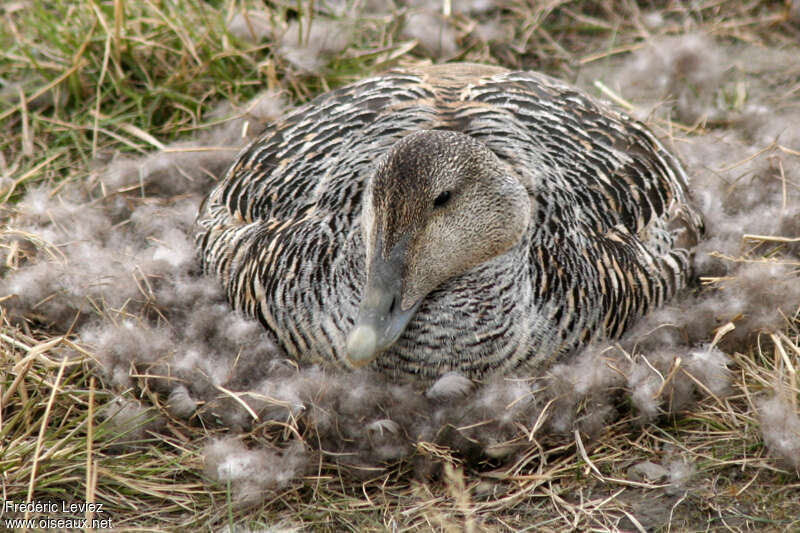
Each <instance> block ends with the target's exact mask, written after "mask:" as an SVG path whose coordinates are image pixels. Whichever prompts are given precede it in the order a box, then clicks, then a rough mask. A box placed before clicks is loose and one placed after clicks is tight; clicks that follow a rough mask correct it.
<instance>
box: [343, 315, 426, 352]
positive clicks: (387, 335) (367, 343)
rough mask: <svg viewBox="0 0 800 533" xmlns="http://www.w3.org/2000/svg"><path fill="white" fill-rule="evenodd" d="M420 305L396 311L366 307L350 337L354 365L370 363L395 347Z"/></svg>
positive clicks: (348, 350) (350, 350)
mask: <svg viewBox="0 0 800 533" xmlns="http://www.w3.org/2000/svg"><path fill="white" fill-rule="evenodd" d="M419 304H420V302H418V303H416V304H414V305H413V306H411V308H409V309H406V310H397V311H394V312H392V313H385V312H382V311H381V310H380V309H372V308H364V307H362V308H361V311H360V312H359V315H358V320H357V321H356V325H355V327H354V328H353V330H352V331H351V332H350V335H348V337H347V359H348V360H349V361H350V364H352V365H353V366H356V367H359V366H364V365H366V364H369V363H370V362H371V361H373V360H374V359H375V358H376V357H378V355H380V354H381V353H382V352H384V351H386V350H387V349H388V348H389V347H390V346H392V345H393V344H394V343H395V342H396V341H397V339H399V338H400V335H402V334H403V332H404V331H405V329H406V326H408V323H409V322H410V321H411V318H412V317H413V316H414V313H416V311H417V309H418V308H419ZM397 307H399V305H398V306H397Z"/></svg>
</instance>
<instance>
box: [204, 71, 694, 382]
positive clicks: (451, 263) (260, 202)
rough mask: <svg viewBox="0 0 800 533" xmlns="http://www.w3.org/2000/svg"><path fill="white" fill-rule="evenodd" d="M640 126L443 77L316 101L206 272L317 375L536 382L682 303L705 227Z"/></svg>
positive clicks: (224, 200) (574, 93)
mask: <svg viewBox="0 0 800 533" xmlns="http://www.w3.org/2000/svg"><path fill="white" fill-rule="evenodd" d="M686 188H687V178H686V174H685V173H684V171H683V169H682V168H681V166H680V164H679V163H678V161H677V160H676V159H675V158H674V157H673V156H671V155H670V154H669V153H668V152H667V151H666V149H665V148H664V147H663V145H662V144H661V143H660V142H659V141H658V140H657V139H656V138H655V136H654V135H653V134H652V133H651V132H650V131H649V130H648V129H647V128H646V127H645V126H643V125H642V124H640V123H639V122H636V121H634V120H632V119H630V118H628V117H626V116H623V115H621V114H619V113H617V112H615V111H613V110H611V109H608V108H607V107H604V106H602V105H601V104H599V103H598V102H596V101H594V100H593V99H592V98H590V97H589V96H587V95H586V94H584V93H582V92H581V91H580V90H578V89H576V88H575V87H572V86H570V85H567V84H565V83H563V82H560V81H558V80H555V79H553V78H550V77H547V76H544V75H542V74H537V73H533V72H510V71H507V70H505V69H501V68H497V67H489V66H482V65H469V64H451V65H441V66H432V67H424V68H419V69H416V70H408V71H393V72H389V73H386V74H384V75H381V76H377V77H374V78H370V79H366V80H363V81H360V82H358V83H354V84H352V85H349V86H346V87H343V88H341V89H338V90H335V91H332V92H329V93H327V94H323V95H322V96H320V97H318V98H316V99H314V100H313V101H311V102H310V103H308V104H306V105H304V106H302V107H299V108H297V109H295V110H294V111H293V112H291V113H290V114H288V115H287V116H286V117H285V118H283V119H282V120H280V121H278V122H276V123H274V124H272V125H270V126H269V127H267V128H266V130H265V131H264V132H263V133H261V134H260V135H259V136H258V138H256V139H255V140H254V141H253V142H252V143H251V144H250V145H249V146H248V147H246V148H245V149H244V150H243V151H242V152H241V154H240V155H239V156H238V158H237V160H236V161H235V163H234V164H233V165H232V166H231V167H230V169H229V170H228V171H227V174H226V175H225V177H224V179H223V180H222V181H221V182H220V183H219V184H218V185H217V186H216V188H215V189H214V190H213V191H212V192H211V193H210V195H209V197H208V198H207V200H206V202H205V203H204V206H203V208H202V209H201V213H200V217H199V219H198V221H199V228H200V231H199V235H198V245H199V248H200V253H201V258H202V259H201V260H202V264H203V268H204V270H205V271H206V272H209V273H213V274H215V275H216V277H217V278H218V279H219V280H220V281H221V282H222V284H223V285H224V287H225V290H226V291H227V296H228V298H229V300H230V302H231V304H232V305H233V306H234V307H235V308H237V309H240V310H243V311H244V312H246V313H247V314H248V315H251V316H254V317H256V318H258V320H260V321H261V323H262V324H263V325H264V327H265V328H266V329H267V330H268V331H269V332H270V333H271V334H272V335H273V336H274V337H275V339H277V340H278V342H279V343H280V345H281V346H282V347H283V348H284V349H285V350H286V352H288V353H289V354H291V355H292V356H294V357H297V358H298V359H301V360H306V361H320V360H327V361H331V360H333V361H340V362H344V363H345V364H346V365H350V366H362V365H367V364H370V365H371V366H372V367H373V368H377V369H380V370H382V371H384V372H387V373H389V374H391V375H393V376H395V377H400V376H403V375H408V374H411V375H415V376H416V377H417V378H418V379H421V380H422V381H423V382H427V381H431V380H433V379H436V378H438V377H440V376H442V375H443V374H444V373H446V372H450V371H456V372H459V373H461V374H463V375H465V376H468V377H471V378H481V377H484V376H488V375H490V374H497V373H500V374H510V373H518V372H531V371H534V372H540V371H543V370H544V369H546V368H547V367H548V366H549V365H551V364H552V363H554V362H555V361H557V360H559V359H560V358H563V357H564V356H566V355H568V354H570V353H573V352H575V351H576V350H577V349H578V348H580V347H581V346H583V345H585V344H587V343H589V342H590V341H592V340H594V339H597V338H602V337H606V338H613V337H617V336H619V335H620V334H622V332H623V331H625V329H626V328H627V327H628V326H629V325H630V324H631V323H632V322H634V321H635V320H636V319H637V318H639V317H641V316H642V315H643V314H645V313H646V312H647V311H648V310H650V309H653V308H654V307H656V306H658V305H660V304H661V303H662V302H664V301H665V300H666V299H668V298H670V297H671V296H672V295H673V294H674V293H675V292H676V291H677V290H679V289H680V288H681V287H683V286H684V285H685V284H686V280H687V276H688V271H689V254H690V247H691V246H692V245H693V243H694V241H695V240H696V237H697V235H698V233H699V232H700V231H701V224H702V223H701V220H700V218H699V215H698V214H697V213H696V211H695V210H693V208H692V207H691V206H690V205H689V203H688V201H687V191H686Z"/></svg>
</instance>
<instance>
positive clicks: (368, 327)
mask: <svg viewBox="0 0 800 533" xmlns="http://www.w3.org/2000/svg"><path fill="white" fill-rule="evenodd" d="M505 168H506V167H504V165H502V164H501V162H500V160H499V159H498V158H497V156H496V155H495V154H494V153H493V152H492V151H491V150H489V148H488V147H487V146H486V145H485V144H483V143H481V142H480V141H478V140H476V139H473V138H471V137H469V136H467V135H465V134H463V133H458V132H454V131H440V130H431V131H419V132H415V133H412V134H410V135H408V136H406V137H404V138H403V139H402V140H400V141H399V142H398V143H397V144H396V145H395V146H394V147H392V149H391V150H390V151H389V153H388V154H387V155H386V156H385V157H384V159H383V160H382V161H381V162H380V163H379V164H378V167H377V170H376V172H375V175H374V176H373V177H372V180H371V181H370V183H369V185H368V187H367V190H366V194H365V198H364V205H363V212H362V217H361V222H362V227H363V232H364V243H365V251H366V263H365V264H366V268H367V280H366V285H365V287H364V292H363V294H362V298H361V305H360V307H359V313H358V318H357V320H356V324H355V326H354V327H353V330H352V331H351V332H350V334H349V336H348V338H347V354H348V359H349V360H350V363H351V364H353V365H354V366H362V365H365V364H367V363H369V362H370V361H372V360H373V359H375V357H377V356H378V355H379V354H380V353H381V352H383V351H384V350H386V349H387V348H389V347H390V346H391V345H392V344H393V343H394V342H395V341H396V340H397V339H398V338H399V337H400V335H401V334H402V333H403V331H404V330H405V328H406V326H407V325H408V323H409V321H410V320H411V318H412V317H413V316H414V313H415V312H416V311H417V309H418V308H419V306H420V304H421V303H422V301H423V299H424V298H425V296H427V295H428V294H429V293H430V292H431V291H433V290H435V289H436V288H437V287H439V286H440V285H441V284H442V283H444V282H446V281H447V280H449V279H451V278H453V277H455V276H458V275H460V274H462V273H464V272H466V271H468V270H470V269H471V268H473V267H475V266H477V265H479V264H480V263H483V262H485V261H487V260H489V259H492V258H494V257H496V256H498V255H500V254H503V253H505V252H507V251H508V250H509V249H511V248H512V247H513V246H514V245H515V244H516V243H517V242H519V240H520V239H521V238H522V235H523V234H524V233H525V231H526V229H527V227H528V224H529V222H530V218H531V215H530V200H529V197H528V193H527V191H526V189H525V187H524V186H523V185H522V184H520V183H519V181H518V180H517V179H515V178H514V177H512V176H510V175H508V172H507V171H506V170H504V169H505Z"/></svg>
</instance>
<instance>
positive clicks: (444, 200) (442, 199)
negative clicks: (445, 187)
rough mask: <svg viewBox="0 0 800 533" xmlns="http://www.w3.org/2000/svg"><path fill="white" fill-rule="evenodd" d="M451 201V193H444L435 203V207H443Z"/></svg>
mask: <svg viewBox="0 0 800 533" xmlns="http://www.w3.org/2000/svg"><path fill="white" fill-rule="evenodd" d="M448 200H450V191H444V192H442V193H441V194H439V196H437V197H436V199H435V200H434V201H433V207H442V206H443V205H444V204H446V203H447V201H448Z"/></svg>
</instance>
